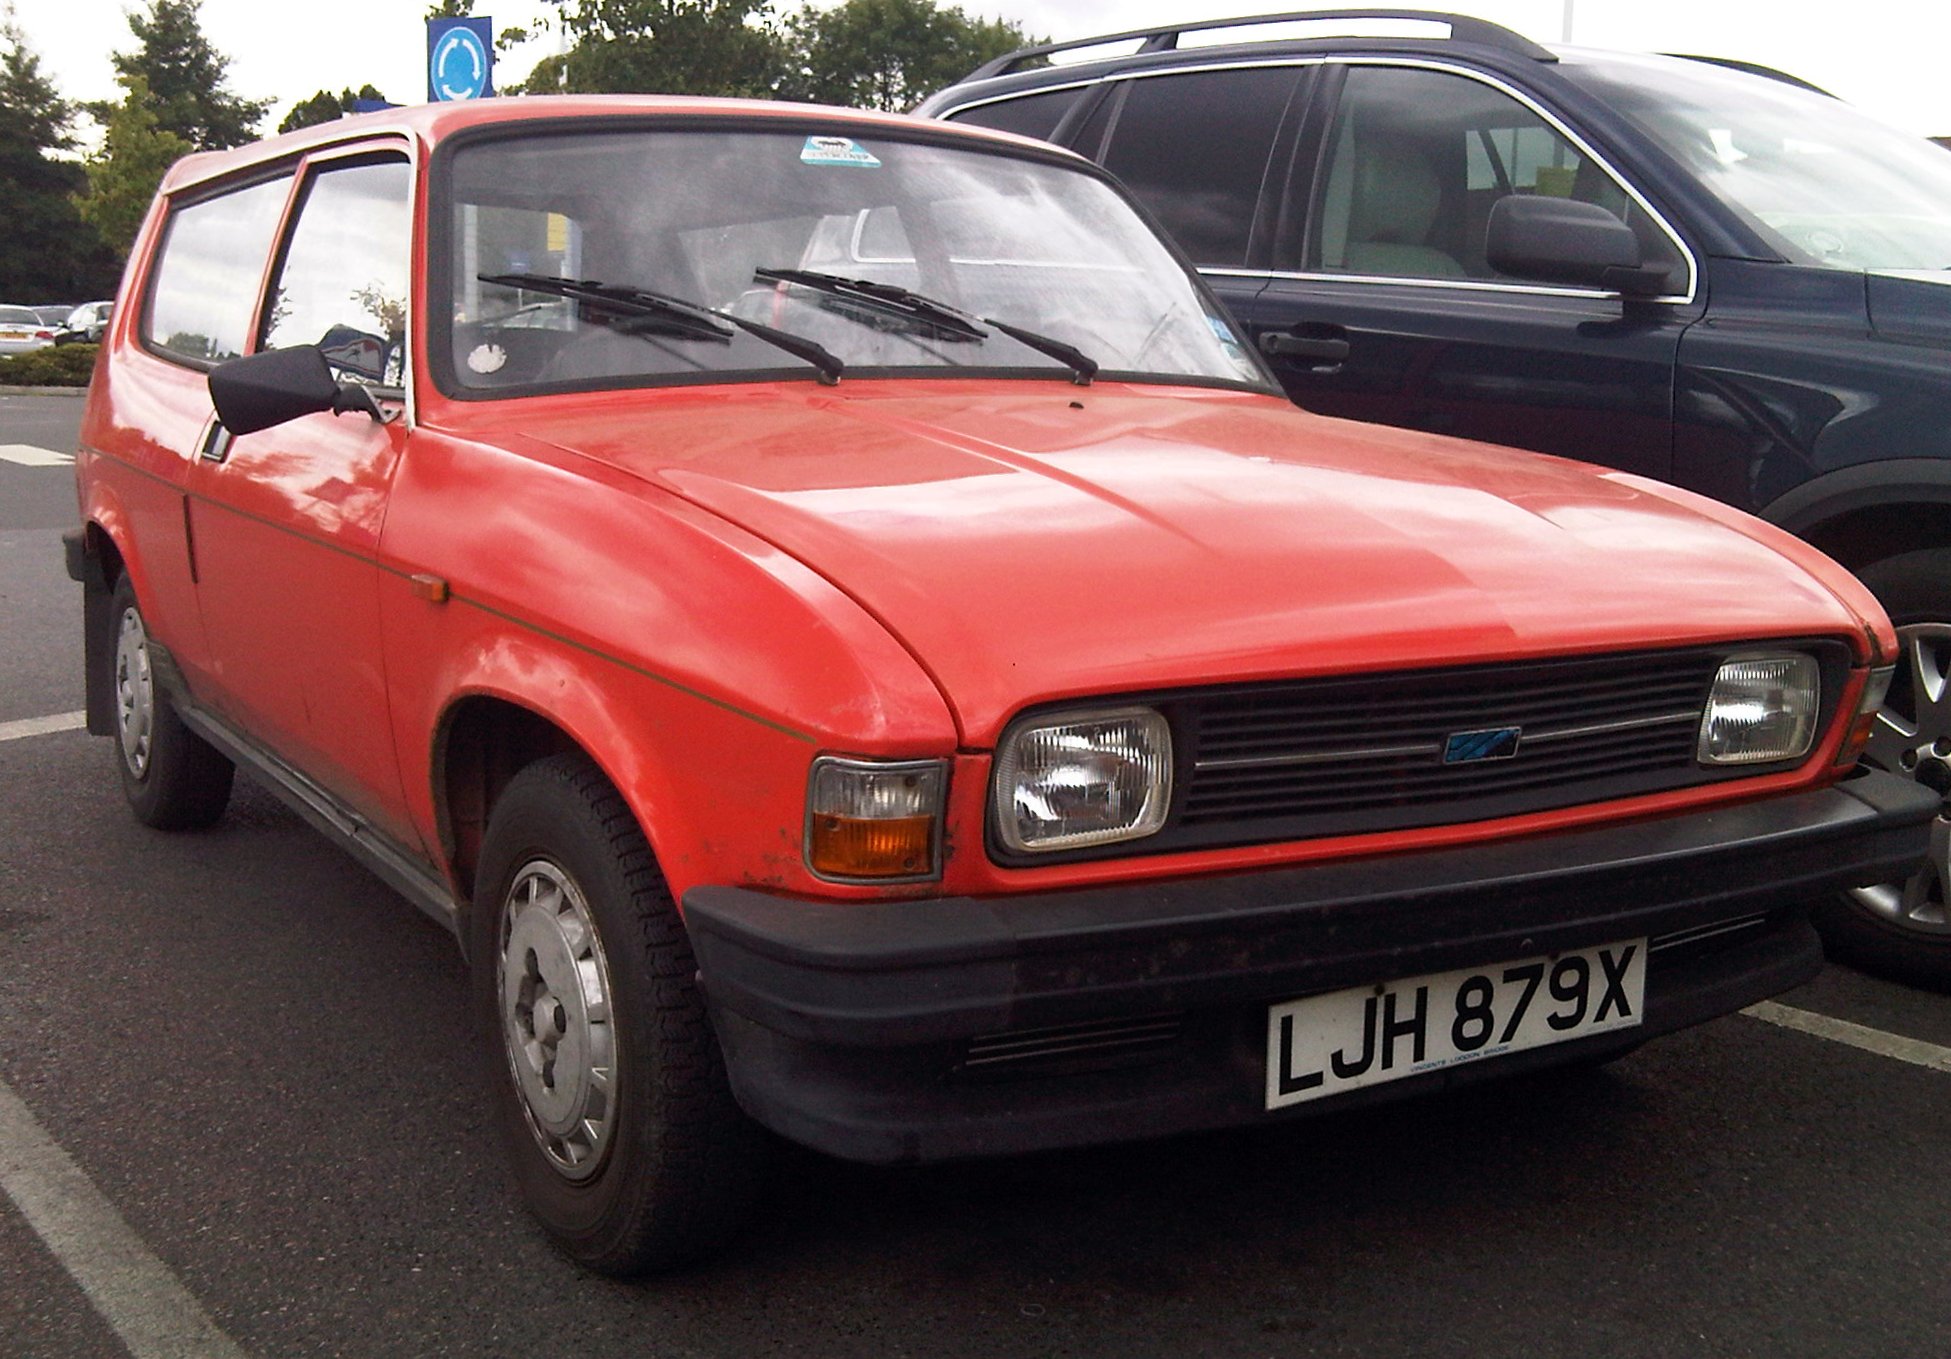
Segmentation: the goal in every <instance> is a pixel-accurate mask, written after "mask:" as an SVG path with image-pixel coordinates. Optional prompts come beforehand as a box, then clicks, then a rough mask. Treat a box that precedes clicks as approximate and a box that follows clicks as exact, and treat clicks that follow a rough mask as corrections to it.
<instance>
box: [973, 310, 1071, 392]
mask: <svg viewBox="0 0 1951 1359" xmlns="http://www.w3.org/2000/svg"><path fill="white" fill-rule="evenodd" d="M982 319H983V321H984V323H985V324H987V325H992V326H994V327H995V328H996V329H997V330H1000V331H1001V332H1002V333H1003V334H1005V335H1007V336H1009V338H1010V339H1012V340H1014V341H1016V343H1018V344H1021V345H1028V346H1029V347H1030V348H1031V349H1034V350H1036V351H1037V352H1038V353H1039V354H1048V355H1049V356H1050V357H1051V358H1053V359H1055V360H1056V361H1057V362H1058V363H1061V364H1063V365H1064V366H1065V367H1067V368H1069V369H1070V371H1071V372H1073V373H1075V374H1076V375H1077V376H1076V378H1075V379H1074V381H1075V382H1076V383H1077V385H1078V386H1079V387H1088V386H1090V385H1091V379H1092V378H1094V377H1096V376H1097V360H1096V359H1094V358H1092V357H1091V356H1090V355H1088V354H1086V353H1085V352H1084V351H1083V350H1081V349H1079V348H1078V347H1077V346H1076V345H1072V344H1065V343H1064V342H1063V341H1062V340H1059V339H1057V338H1055V337H1054V336H1050V335H1039V334H1038V333H1037V332H1036V331H1034V330H1025V329H1023V327H1021V326H1012V325H1010V324H1009V323H1008V322H1007V321H998V320H997V319H996V318H995V317H993V316H985V317H983V318H982Z"/></svg>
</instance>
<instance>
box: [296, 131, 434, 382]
mask: <svg viewBox="0 0 1951 1359" xmlns="http://www.w3.org/2000/svg"><path fill="white" fill-rule="evenodd" d="M412 191H413V184H412V174H411V172H410V171H409V169H408V167H407V163H406V161H405V160H403V159H399V158H395V157H390V156H389V157H387V158H386V159H384V160H369V161H361V162H357V163H354V164H350V165H335V166H331V167H329V168H326V169H324V170H321V171H319V172H318V173H316V174H315V175H313V177H312V179H311V182H310V183H308V184H307V185H306V186H305V199H304V202H303V203H302V204H301V205H300V207H299V210H298V225H297V226H296V227H295V228H294V229H293V231H292V233H291V243H290V245H289V246H287V247H286V249H285V255H284V259H283V261H282V262H281V263H280V265H279V268H278V278H277V283H276V285H275V286H274V288H273V289H272V293H271V297H272V303H271V314H270V316H269V317H267V318H266V321H265V333H264V344H263V346H262V347H263V348H265V349H282V348H284V347H286V346H289V345H300V344H315V345H317V346H318V347H319V348H320V349H322V350H324V351H325V358H326V361H327V362H328V363H330V364H331V365H332V367H333V368H334V369H336V370H337V371H338V372H339V373H340V374H342V375H343V376H346V377H351V378H355V379H358V380H360V381H363V382H371V383H378V384H380V385H382V386H388V387H397V386H400V385H401V384H402V383H403V382H404V380H405V350H406V346H405V344H404V343H403V341H404V340H405V338H406V299H407V288H408V284H409V276H408V262H409V260H410V259H411V254H412V216H411V210H410V205H411V202H412Z"/></svg>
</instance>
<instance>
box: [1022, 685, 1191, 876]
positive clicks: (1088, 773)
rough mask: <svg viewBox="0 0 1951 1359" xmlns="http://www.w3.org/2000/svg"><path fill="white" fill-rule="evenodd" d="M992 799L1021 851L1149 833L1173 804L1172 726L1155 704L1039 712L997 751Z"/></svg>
mask: <svg viewBox="0 0 1951 1359" xmlns="http://www.w3.org/2000/svg"><path fill="white" fill-rule="evenodd" d="M995 802H996V824H997V826H998V827H999V829H1000V831H1001V834H1002V841H1003V844H1004V845H1006V846H1007V847H1008V848H1010V849H1012V850H1014V851H1016V852H1017V853H1019V854H1031V853H1047V852H1049V851H1051V850H1058V849H1082V848H1084V847H1085V846H1087V845H1104V844H1111V843H1113V842H1115V841H1119V840H1136V839H1139V838H1141V837H1143V836H1147V835H1151V834H1152V833H1154V832H1155V831H1157V830H1158V829H1159V827H1161V826H1163V825H1164V824H1165V813H1166V809H1167V808H1168V807H1169V806H1170V805H1171V802H1172V730H1171V728H1170V727H1169V726H1168V725H1167V724H1166V721H1165V719H1164V718H1163V717H1161V716H1160V715H1159V714H1158V713H1156V712H1154V711H1153V710H1152V709H1150V708H1119V709H1116V710H1114V711H1110V712H1072V713H1056V714H1052V715H1049V716H1045V717H1038V718H1034V719H1032V720H1030V721H1028V722H1025V723H1023V724H1022V725H1020V726H1017V727H1015V728H1013V729H1012V730H1010V731H1009V732H1008V733H1006V734H1005V735H1004V737H1003V742H1002V745H1001V747H1000V748H999V749H998V750H997V752H996V777H995Z"/></svg>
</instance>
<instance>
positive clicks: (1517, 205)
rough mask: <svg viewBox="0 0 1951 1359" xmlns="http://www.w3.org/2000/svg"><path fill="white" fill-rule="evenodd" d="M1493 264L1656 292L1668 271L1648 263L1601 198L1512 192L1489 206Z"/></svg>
mask: <svg viewBox="0 0 1951 1359" xmlns="http://www.w3.org/2000/svg"><path fill="white" fill-rule="evenodd" d="M1484 257H1485V259H1486V260H1488V261H1489V263H1490V267H1491V268H1493V269H1495V270H1496V271H1497V272H1498V273H1500V274H1508V275H1510V276H1511V277H1512V278H1523V279H1536V280H1538V281H1540V282H1545V283H1568V284H1572V285H1573V286H1576V287H1584V288H1605V289H1607V290H1609V291H1614V292H1620V293H1625V294H1628V295H1629V296H1635V297H1652V296H1656V295H1657V294H1658V293H1659V292H1660V291H1661V290H1662V289H1663V288H1664V287H1665V286H1666V281H1667V271H1666V270H1665V269H1661V268H1643V267H1641V264H1640V254H1639V238H1638V237H1637V236H1635V235H1633V229H1632V228H1631V227H1629V226H1627V225H1626V224H1625V223H1624V222H1622V221H1620V220H1619V219H1618V218H1617V217H1614V216H1613V215H1612V214H1611V213H1609V212H1607V211H1606V210H1605V209H1604V208H1602V207H1600V206H1599V205H1598V204H1596V203H1581V202H1578V201H1577V200H1575V199H1570V198H1543V197H1535V196H1528V195H1521V194H1511V195H1509V196H1507V197H1504V198H1500V199H1498V200H1497V202H1496V203H1495V204H1493V205H1492V206H1491V209H1490V223H1489V226H1488V228H1487V230H1486V232H1485V237H1484Z"/></svg>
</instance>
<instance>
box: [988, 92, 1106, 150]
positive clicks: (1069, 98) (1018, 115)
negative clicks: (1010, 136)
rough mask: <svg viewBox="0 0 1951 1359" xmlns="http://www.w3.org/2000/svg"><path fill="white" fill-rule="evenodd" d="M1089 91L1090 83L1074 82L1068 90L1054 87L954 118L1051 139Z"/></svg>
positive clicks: (1027, 135)
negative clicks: (1077, 83)
mask: <svg viewBox="0 0 1951 1359" xmlns="http://www.w3.org/2000/svg"><path fill="white" fill-rule="evenodd" d="M1090 91H1091V87H1090V86H1089V85H1073V86H1072V87H1071V88H1069V89H1067V90H1051V91H1049V92H1047V93H1045V94H1033V95H1030V96H1028V97H1027V98H1024V99H1004V100H1000V101H998V102H996V103H994V104H979V105H977V106H976V107H975V108H972V109H969V110H967V111H966V112H963V113H958V114H956V115H955V121H956V122H958V123H973V124H975V125H976V126H977V127H992V128H994V129H996V130H997V131H998V132H1014V133H1017V134H1018V135H1019V136H1024V137H1041V138H1043V140H1045V141H1048V140H1050V134H1051V133H1052V132H1055V131H1056V130H1057V124H1058V123H1061V122H1062V121H1063V120H1064V115H1065V114H1066V113H1069V112H1070V109H1071V106H1072V105H1073V104H1075V103H1076V102H1077V101H1078V100H1079V99H1080V98H1082V97H1083V96H1084V95H1086V94H1088V93H1090Z"/></svg>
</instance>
